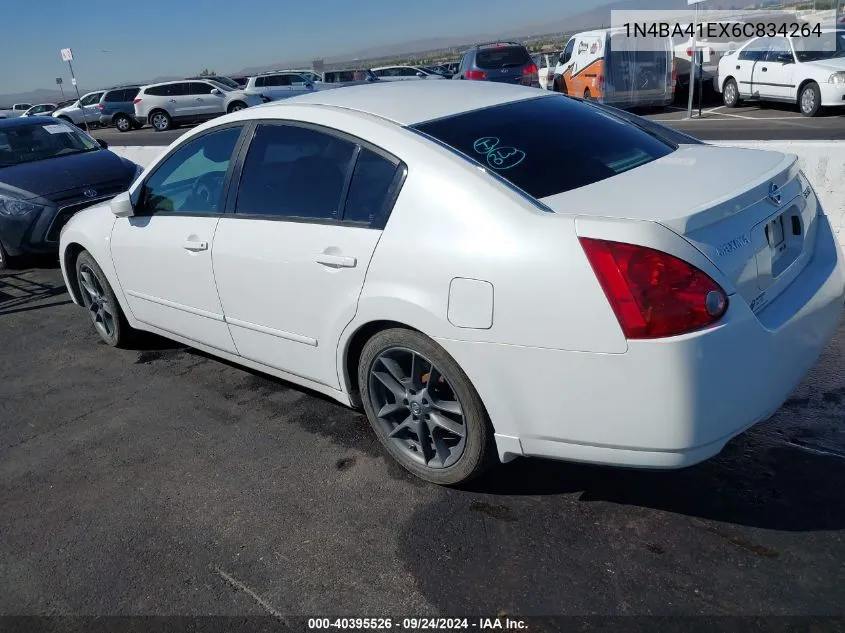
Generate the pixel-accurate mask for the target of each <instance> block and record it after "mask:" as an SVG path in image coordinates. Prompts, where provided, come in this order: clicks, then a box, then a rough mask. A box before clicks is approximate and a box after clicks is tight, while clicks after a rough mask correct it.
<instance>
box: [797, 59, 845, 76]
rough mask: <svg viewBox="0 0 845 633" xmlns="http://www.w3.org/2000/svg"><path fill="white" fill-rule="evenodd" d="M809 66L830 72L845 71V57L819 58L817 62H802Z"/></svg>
mask: <svg viewBox="0 0 845 633" xmlns="http://www.w3.org/2000/svg"><path fill="white" fill-rule="evenodd" d="M804 64H805V65H806V66H808V67H809V68H813V69H815V70H826V71H828V72H831V73H838V72H842V71H845V57H834V58H833V59H820V60H819V61H817V62H804Z"/></svg>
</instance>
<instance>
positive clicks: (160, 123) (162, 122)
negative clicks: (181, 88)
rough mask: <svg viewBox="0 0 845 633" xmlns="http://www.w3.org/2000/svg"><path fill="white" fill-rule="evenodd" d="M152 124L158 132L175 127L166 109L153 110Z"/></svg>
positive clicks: (151, 115)
mask: <svg viewBox="0 0 845 633" xmlns="http://www.w3.org/2000/svg"><path fill="white" fill-rule="evenodd" d="M150 125H152V126H153V129H154V130H155V131H156V132H166V131H167V130H169V129H171V128H172V127H173V119H172V118H170V115H169V114H167V112H165V111H164V110H153V112H152V113H150Z"/></svg>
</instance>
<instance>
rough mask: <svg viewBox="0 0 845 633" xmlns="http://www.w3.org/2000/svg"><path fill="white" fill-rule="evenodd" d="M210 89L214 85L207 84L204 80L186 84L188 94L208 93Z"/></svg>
mask: <svg viewBox="0 0 845 633" xmlns="http://www.w3.org/2000/svg"><path fill="white" fill-rule="evenodd" d="M212 90H214V86H212V85H211V84H207V83H205V82H204V81H192V82H191V83H190V84H188V91H189V92H188V94H192V95H210V94H211V91H212Z"/></svg>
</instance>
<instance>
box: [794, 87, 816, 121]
mask: <svg viewBox="0 0 845 633" xmlns="http://www.w3.org/2000/svg"><path fill="white" fill-rule="evenodd" d="M798 107H799V108H800V109H801V114H803V115H804V116H806V117H813V116H816V115H817V114H818V113H819V111H820V110H821V109H822V93H821V90H819V85H818V84H817V83H816V82H814V81H811V82H810V83H808V84H807V85H806V86H804V87H803V88H801V92H800V93H799V94H798Z"/></svg>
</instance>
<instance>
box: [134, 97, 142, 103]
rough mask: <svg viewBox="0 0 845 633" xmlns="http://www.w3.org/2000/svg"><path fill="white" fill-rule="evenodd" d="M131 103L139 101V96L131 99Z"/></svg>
mask: <svg viewBox="0 0 845 633" xmlns="http://www.w3.org/2000/svg"><path fill="white" fill-rule="evenodd" d="M132 103H141V97H135V98H134V99H132Z"/></svg>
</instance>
